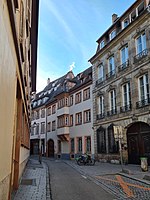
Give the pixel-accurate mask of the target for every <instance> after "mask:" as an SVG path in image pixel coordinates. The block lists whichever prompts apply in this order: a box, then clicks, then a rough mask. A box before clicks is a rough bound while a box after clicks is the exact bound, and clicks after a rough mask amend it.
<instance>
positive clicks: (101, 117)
mask: <svg viewBox="0 0 150 200" xmlns="http://www.w3.org/2000/svg"><path fill="white" fill-rule="evenodd" d="M104 117H105V113H100V114H98V115H97V120H99V119H103V118H104Z"/></svg>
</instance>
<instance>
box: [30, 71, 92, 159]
mask: <svg viewBox="0 0 150 200" xmlns="http://www.w3.org/2000/svg"><path fill="white" fill-rule="evenodd" d="M92 106H93V104H92V68H91V67H90V68H88V69H86V70H85V71H83V72H81V73H80V74H78V75H77V76H74V74H73V72H72V71H70V72H68V73H67V74H66V75H64V76H63V77H60V78H59V79H57V80H55V81H52V82H49V83H48V85H47V86H46V87H45V88H44V90H43V91H41V92H40V93H38V94H37V95H36V97H35V99H34V100H33V105H32V107H33V109H32V110H33V113H32V114H33V118H32V119H33V120H32V132H31V136H30V140H31V154H39V152H41V153H42V154H43V155H44V154H45V155H47V156H48V157H55V158H61V159H74V158H75V157H76V156H77V155H78V154H83V153H89V154H91V155H93V156H94V137H93V136H94V135H93V129H92V127H93V117H92V116H93V109H92ZM35 124H36V126H35Z"/></svg>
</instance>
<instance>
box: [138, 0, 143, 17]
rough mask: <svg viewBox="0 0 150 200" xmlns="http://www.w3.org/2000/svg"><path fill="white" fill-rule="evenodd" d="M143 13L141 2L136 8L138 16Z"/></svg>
mask: <svg viewBox="0 0 150 200" xmlns="http://www.w3.org/2000/svg"><path fill="white" fill-rule="evenodd" d="M143 11H144V2H142V3H141V4H140V5H139V7H138V8H137V12H138V16H139V15H140V14H141V13H142V12H143Z"/></svg>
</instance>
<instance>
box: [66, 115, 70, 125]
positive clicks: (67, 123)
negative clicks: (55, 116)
mask: <svg viewBox="0 0 150 200" xmlns="http://www.w3.org/2000/svg"><path fill="white" fill-rule="evenodd" d="M68 125H69V122H68V116H65V126H68Z"/></svg>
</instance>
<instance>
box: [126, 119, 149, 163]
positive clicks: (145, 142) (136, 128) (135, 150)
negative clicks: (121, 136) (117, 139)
mask: <svg viewBox="0 0 150 200" xmlns="http://www.w3.org/2000/svg"><path fill="white" fill-rule="evenodd" d="M127 142H128V157H129V159H128V160H129V163H132V164H140V157H143V156H144V157H147V158H148V163H149V165H150V126H149V125H148V124H146V123H143V122H137V123H134V124H133V125H131V126H130V127H129V128H128V130H127Z"/></svg>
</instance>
